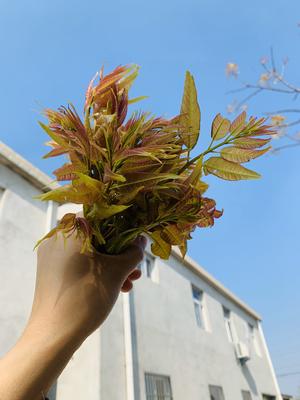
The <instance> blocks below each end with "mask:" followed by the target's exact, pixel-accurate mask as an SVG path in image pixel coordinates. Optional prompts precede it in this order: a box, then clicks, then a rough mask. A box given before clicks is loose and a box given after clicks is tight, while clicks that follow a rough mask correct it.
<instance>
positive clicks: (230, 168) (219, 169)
mask: <svg viewBox="0 0 300 400" xmlns="http://www.w3.org/2000/svg"><path fill="white" fill-rule="evenodd" d="M204 172H205V174H206V175H208V174H212V175H215V176H218V177H219V178H222V179H226V180H228V181H238V180H241V179H257V178H260V175H259V174H258V173H257V172H254V171H251V170H250V169H247V168H245V167H243V166H241V165H239V164H236V163H233V162H231V161H227V160H224V159H223V158H222V157H211V158H209V159H208V160H207V161H206V162H205V164H204Z"/></svg>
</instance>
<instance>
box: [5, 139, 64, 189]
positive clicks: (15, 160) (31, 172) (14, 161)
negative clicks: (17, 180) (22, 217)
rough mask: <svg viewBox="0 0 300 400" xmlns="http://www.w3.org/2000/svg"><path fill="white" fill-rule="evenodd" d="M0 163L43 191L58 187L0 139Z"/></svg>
mask: <svg viewBox="0 0 300 400" xmlns="http://www.w3.org/2000/svg"><path fill="white" fill-rule="evenodd" d="M0 163H1V164H3V165H5V166H7V167H8V168H10V169H11V170H13V171H14V172H16V173H18V174H20V175H21V176H22V177H23V178H24V179H26V180H27V181H29V182H30V183H32V184H33V185H34V186H35V187H37V188H38V189H40V190H41V191H43V192H47V191H49V190H51V189H55V188H57V187H59V185H58V184H57V183H55V182H54V180H53V179H52V178H51V177H50V176H48V175H47V174H45V173H44V172H42V171H41V170H40V169H38V168H37V167H35V166H34V165H33V164H31V163H30V162H29V161H27V160H26V159H25V158H23V157H22V156H21V155H20V154H18V153H17V152H15V151H14V150H13V149H11V148H10V147H8V146H7V145H6V144H4V143H3V142H1V141H0Z"/></svg>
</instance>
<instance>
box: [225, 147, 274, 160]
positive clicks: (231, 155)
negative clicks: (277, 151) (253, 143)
mask: <svg viewBox="0 0 300 400" xmlns="http://www.w3.org/2000/svg"><path fill="white" fill-rule="evenodd" d="M270 148H271V147H267V148H265V149H262V150H252V149H241V148H239V147H235V146H230V147H225V148H224V149H222V150H221V156H222V158H224V159H225V160H228V161H232V162H235V163H244V162H248V161H250V160H253V159H254V158H257V157H259V156H261V155H263V154H265V153H266V152H267V151H269V150H270Z"/></svg>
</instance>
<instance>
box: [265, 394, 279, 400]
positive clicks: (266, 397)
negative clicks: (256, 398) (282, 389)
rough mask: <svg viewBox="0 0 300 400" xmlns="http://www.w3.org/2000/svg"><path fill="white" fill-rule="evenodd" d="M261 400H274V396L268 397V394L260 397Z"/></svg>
mask: <svg viewBox="0 0 300 400" xmlns="http://www.w3.org/2000/svg"><path fill="white" fill-rule="evenodd" d="M262 398H263V400H276V396H270V395H269V394H263V395H262Z"/></svg>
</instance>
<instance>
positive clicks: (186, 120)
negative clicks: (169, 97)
mask: <svg viewBox="0 0 300 400" xmlns="http://www.w3.org/2000/svg"><path fill="white" fill-rule="evenodd" d="M180 113H181V123H182V125H183V126H184V129H185V132H184V133H183V137H182V139H183V142H184V144H185V145H186V146H187V148H188V149H189V150H191V149H193V148H194V147H195V145H196V143H197V140H198V137H199V132H200V119H201V114H200V107H199V104H198V100H197V89H196V86H195V82H194V78H193V76H192V75H191V74H190V72H189V71H187V72H186V75H185V82H184V91H183V97H182V103H181V110H180Z"/></svg>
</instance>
